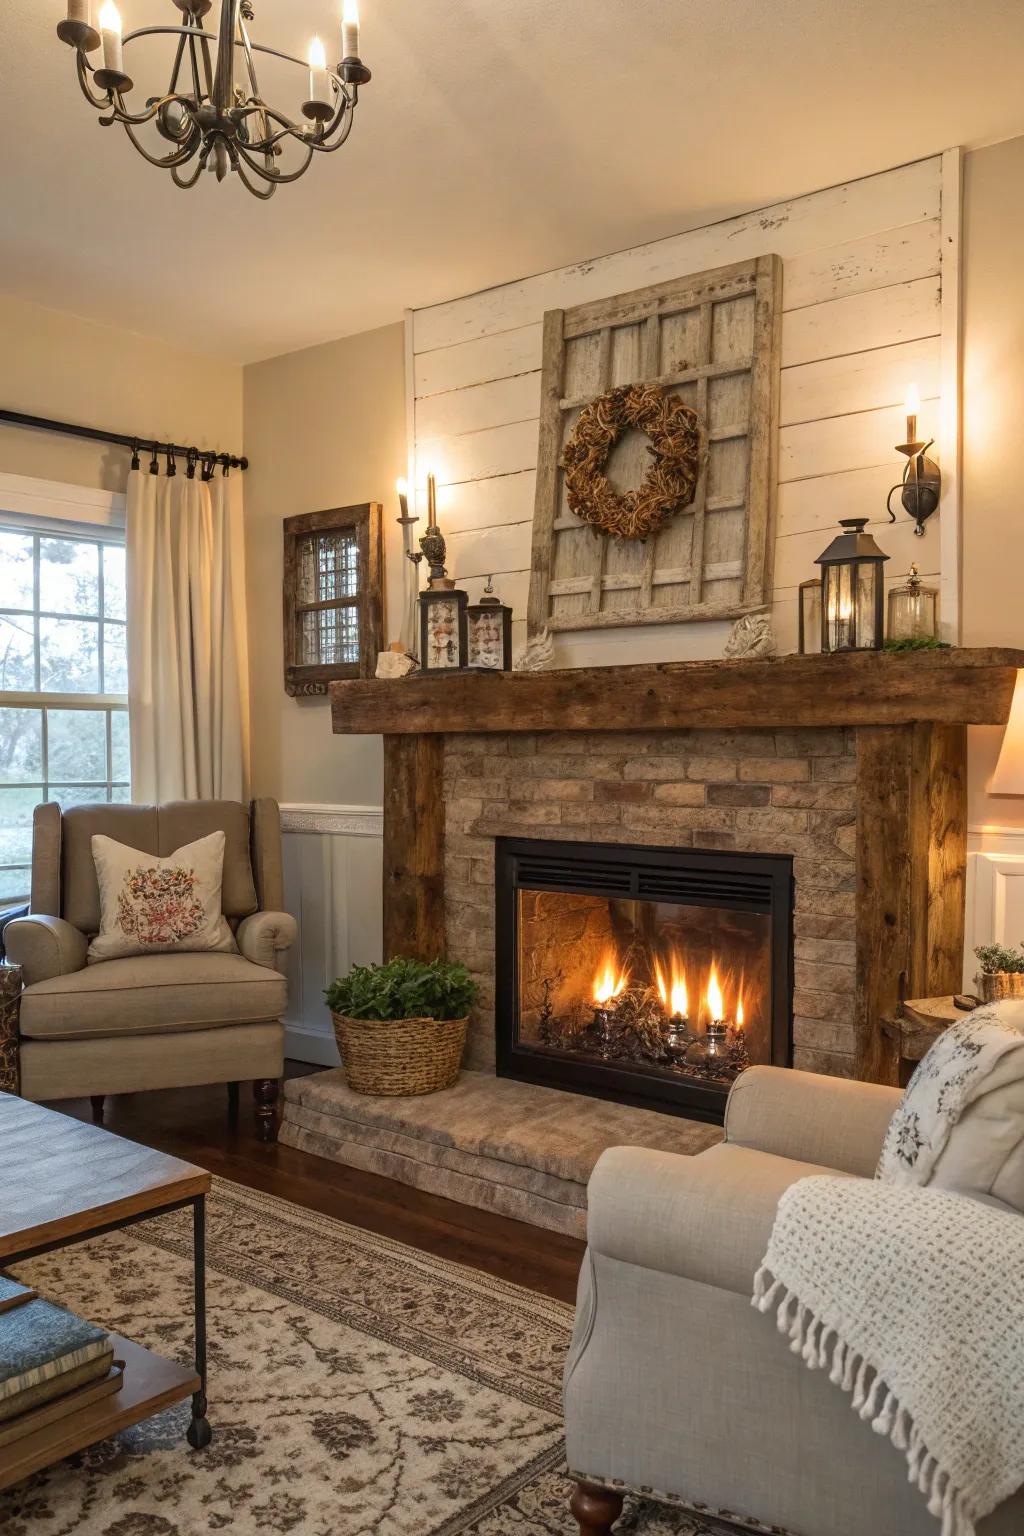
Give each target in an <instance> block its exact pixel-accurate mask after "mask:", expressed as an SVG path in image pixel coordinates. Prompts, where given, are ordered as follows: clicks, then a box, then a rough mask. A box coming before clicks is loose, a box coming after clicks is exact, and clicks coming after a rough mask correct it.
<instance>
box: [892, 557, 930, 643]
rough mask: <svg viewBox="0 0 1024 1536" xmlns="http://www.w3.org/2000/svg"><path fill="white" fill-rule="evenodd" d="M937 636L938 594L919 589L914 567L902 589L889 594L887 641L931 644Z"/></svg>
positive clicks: (895, 589) (924, 587) (894, 589)
mask: <svg viewBox="0 0 1024 1536" xmlns="http://www.w3.org/2000/svg"><path fill="white" fill-rule="evenodd" d="M938 633H939V594H938V592H937V590H936V589H935V587H926V586H924V585H922V582H921V578H920V576H919V575H918V573H917V566H916V565H912V566H911V567H910V574H909V576H908V577H907V579H906V582H905V583H904V585H903V586H902V587H893V589H892V591H891V592H890V593H889V623H888V633H887V636H886V638H887V639H889V640H935V639H937V638H938Z"/></svg>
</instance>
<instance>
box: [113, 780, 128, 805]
mask: <svg viewBox="0 0 1024 1536" xmlns="http://www.w3.org/2000/svg"><path fill="white" fill-rule="evenodd" d="M110 798H111V800H112V801H113V802H114V804H115V805H130V804H131V798H132V787H131V785H130V784H115V785H114V787H113V789H112V790H111V791H110Z"/></svg>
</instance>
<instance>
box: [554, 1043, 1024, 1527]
mask: <svg viewBox="0 0 1024 1536" xmlns="http://www.w3.org/2000/svg"><path fill="white" fill-rule="evenodd" d="M899 1097H900V1095H899V1092H898V1091H897V1090H896V1089H894V1088H881V1087H876V1086H874V1085H873V1084H870V1083H854V1082H845V1081H842V1080H840V1079H838V1078H833V1077H820V1076H817V1075H815V1074H813V1073H809V1072H791V1071H786V1070H785V1069H782V1068H779V1067H751V1068H750V1070H749V1071H747V1072H744V1073H743V1074H742V1076H740V1077H739V1078H737V1080H736V1082H735V1084H734V1085H733V1089H732V1092H731V1093H730V1095H729V1103H728V1108H727V1111H726V1118H725V1141H724V1142H723V1143H722V1144H721V1145H720V1146H717V1147H711V1148H709V1150H708V1151H706V1152H702V1153H701V1154H700V1156H699V1157H678V1156H676V1155H674V1154H673V1153H670V1152H651V1151H646V1150H643V1149H641V1148H639V1147H615V1148H613V1149H612V1150H611V1151H608V1152H605V1153H604V1155H603V1156H602V1157H601V1158H600V1160H599V1161H598V1164H597V1166H596V1168H595V1169H594V1172H593V1174H592V1175H591V1179H590V1186H589V1191H588V1198H589V1212H588V1218H587V1242H588V1247H587V1252H586V1256H585V1258H584V1261H583V1270H582V1273H581V1276H580V1289H579V1305H578V1307H577V1312H576V1328H575V1332H574V1335H573V1346H572V1349H571V1351H570V1355H569V1362H568V1366H567V1369H566V1377H565V1429H566V1445H567V1453H568V1460H569V1466H570V1467H571V1468H572V1476H573V1477H574V1478H575V1479H576V1480H577V1487H576V1489H575V1491H574V1493H573V1497H572V1508H573V1513H574V1514H575V1516H576V1520H577V1523H578V1525H579V1528H580V1531H581V1533H582V1536H609V1533H610V1532H611V1531H612V1528H613V1526H614V1524H615V1521H616V1519H617V1518H618V1515H619V1513H620V1511H621V1509H622V1504H623V1493H624V1492H625V1491H628V1490H635V1491H638V1492H640V1493H643V1494H645V1495H647V1497H649V1498H654V1499H660V1500H664V1501H665V1502H669V1503H678V1504H681V1505H683V1506H685V1507H687V1508H690V1509H698V1510H700V1511H702V1512H707V1513H709V1514H720V1515H722V1516H723V1517H724V1518H726V1519H729V1520H731V1521H733V1522H735V1523H737V1524H739V1525H741V1526H742V1527H743V1528H744V1529H749V1528H753V1529H756V1530H771V1531H777V1532H779V1533H780V1536H781V1533H784V1532H793V1533H797V1536H938V1533H939V1529H940V1524H939V1522H938V1521H937V1520H936V1519H935V1518H934V1517H933V1516H932V1515H930V1514H929V1513H928V1510H927V1507H926V1504H925V1501H924V1499H923V1498H922V1497H921V1495H920V1493H919V1492H918V1491H917V1488H916V1487H913V1486H912V1485H911V1484H910V1483H908V1481H907V1466H906V1461H905V1460H904V1458H903V1456H902V1455H901V1453H900V1452H899V1451H896V1450H894V1448H893V1447H892V1445H890V1444H889V1441H888V1438H887V1437H885V1436H880V1435H877V1434H875V1433H874V1431H873V1430H872V1428H871V1425H870V1424H867V1423H865V1422H864V1421H863V1420H862V1419H861V1418H860V1417H859V1416H858V1415H857V1414H856V1413H854V1412H853V1411H852V1409H851V1407H850V1399H849V1397H848V1396H847V1395H846V1394H845V1393H843V1392H841V1391H839V1389H838V1388H837V1387H835V1386H833V1385H832V1383H831V1382H830V1381H829V1379H828V1375H827V1373H826V1372H825V1371H809V1370H808V1369H807V1367H806V1365H805V1364H804V1362H803V1360H802V1359H800V1358H799V1357H798V1356H796V1355H794V1354H792V1353H791V1351H790V1347H789V1340H788V1338H783V1337H782V1336H781V1335H780V1334H779V1332H778V1329H777V1328H776V1327H775V1326H774V1319H773V1318H770V1317H763V1316H762V1315H761V1314H760V1313H759V1312H756V1311H755V1310H754V1309H753V1308H752V1307H751V1304H750V1298H751V1294H752V1292H753V1287H754V1274H755V1272H756V1270H757V1268H758V1266H759V1265H760V1262H761V1260H762V1258H763V1257H764V1252H765V1249H766V1248H767V1246H768V1239H769V1237H770V1235H771V1230H772V1225H773V1223H774V1220H775V1211H776V1207H777V1206H778V1203H779V1199H780V1198H781V1196H782V1194H783V1192H784V1191H785V1190H786V1189H787V1188H788V1187H789V1185H790V1184H793V1183H795V1182H796V1180H797V1179H801V1178H804V1177H806V1176H807V1175H809V1174H816V1173H825V1172H829V1173H835V1172H840V1173H845V1174H849V1175H850V1176H851V1177H860V1178H871V1177H872V1175H873V1173H874V1170H875V1165H876V1163H877V1162H878V1155H879V1152H880V1151H881V1147H882V1140H883V1137H884V1135H885V1131H886V1128H887V1126H888V1124H889V1120H890V1119H891V1117H892V1113H893V1110H894V1109H895V1108H896V1105H897V1104H898V1102H899ZM1022 1220H1024V1218H1022ZM1021 1531H1024V1491H1022V1492H1018V1493H1016V1494H1015V1495H1014V1496H1013V1497H1012V1498H1011V1499H1009V1500H1008V1501H1007V1502H1006V1503H1004V1504H1002V1505H1001V1506H1000V1507H999V1508H998V1509H997V1510H995V1511H993V1513H992V1514H991V1515H988V1516H987V1517H986V1518H985V1519H984V1520H981V1521H979V1522H978V1536H1014V1533H1018V1536H1019V1533H1020V1532H1021Z"/></svg>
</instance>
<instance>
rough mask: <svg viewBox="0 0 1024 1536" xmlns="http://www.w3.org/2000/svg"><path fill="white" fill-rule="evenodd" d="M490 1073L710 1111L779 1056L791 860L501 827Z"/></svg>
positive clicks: (787, 973)
mask: <svg viewBox="0 0 1024 1536" xmlns="http://www.w3.org/2000/svg"><path fill="white" fill-rule="evenodd" d="M495 884H496V892H495V895H496V914H495V915H496V956H495V958H496V1011H495V1028H496V1058H497V1071H498V1074H499V1076H503V1077H514V1078H519V1079H522V1080H525V1081H527V1082H537V1083H546V1084H549V1085H551V1086H554V1087H559V1088H564V1089H569V1090H571V1091H573V1092H578V1093H588V1094H592V1095H596V1096H598V1097H602V1098H613V1099H618V1100H620V1101H622V1102H625V1103H630V1104H642V1105H648V1106H649V1107H651V1108H656V1109H662V1110H668V1111H670V1112H675V1113H678V1114H685V1115H689V1116H691V1117H697V1118H704V1119H720V1118H721V1116H722V1113H723V1111H724V1107H725V1099H726V1096H727V1094H728V1091H729V1086H730V1084H731V1083H732V1081H733V1080H734V1079H735V1077H736V1076H737V1075H738V1073H739V1072H740V1071H742V1070H743V1068H744V1067H746V1066H748V1065H751V1064H755V1063H772V1064H774V1065H777V1066H788V1065H789V1064H790V1056H791V1045H792V971H793V860H792V858H790V857H788V856H786V857H783V856H780V855H761V854H754V853H734V852H716V851H714V850H711V849H707V850H694V849H675V848H646V847H628V846H621V845H617V844H616V845H610V844H600V843H584V842H568V841H566V842H556V841H546V840H545V841H541V840H537V839H524V838H512V837H499V838H498V839H497V843H496V858H495Z"/></svg>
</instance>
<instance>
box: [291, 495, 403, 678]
mask: <svg viewBox="0 0 1024 1536" xmlns="http://www.w3.org/2000/svg"><path fill="white" fill-rule="evenodd" d="M381 510H382V509H381V506H380V503H379V502H366V503H364V504H363V505H361V506H355V507H337V508H336V509H335V510H334V511H332V512H313V513H311V514H309V515H308V516H302V517H288V518H285V523H284V602H285V618H284V627H285V628H284V651H285V655H284V662H285V688H286V689H287V691H288V692H289V693H291V694H299V695H304V694H313V693H326V692H327V685H328V683H330V682H334V681H335V680H336V679H338V678H344V677H372V676H373V673H374V669H375V668H376V665H377V654H378V652H379V651H380V649H381V646H382V644H383V640H382V634H381V630H382V625H381V613H382V608H383V594H382V590H381V588H382V582H383V566H382V555H381Z"/></svg>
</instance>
